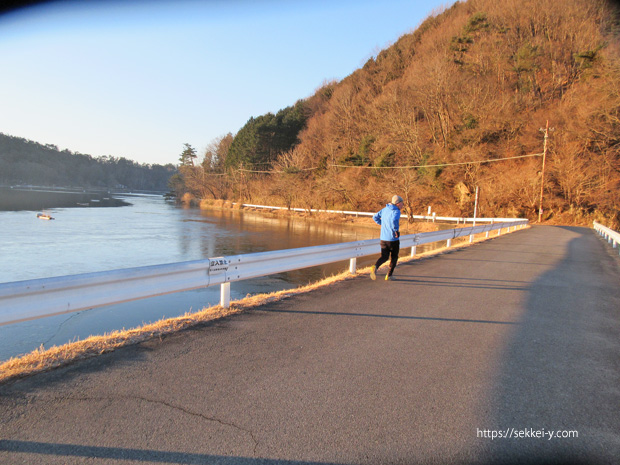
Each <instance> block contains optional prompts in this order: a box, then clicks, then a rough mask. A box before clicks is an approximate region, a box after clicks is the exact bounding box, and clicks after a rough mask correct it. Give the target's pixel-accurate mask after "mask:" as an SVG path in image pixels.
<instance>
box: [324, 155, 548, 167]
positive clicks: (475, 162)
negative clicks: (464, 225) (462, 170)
mask: <svg viewBox="0 0 620 465" xmlns="http://www.w3.org/2000/svg"><path fill="white" fill-rule="evenodd" d="M540 156H542V153H532V154H529V155H519V156H517V157H506V158H494V159H493V160H475V161H463V162H459V163H439V164H437V165H410V166H355V165H331V166H334V167H337V168H366V169H373V170H380V169H393V170H403V169H409V168H433V167H438V166H457V165H474V164H482V163H492V162H495V161H504V160H515V159H517V158H528V157H540Z"/></svg>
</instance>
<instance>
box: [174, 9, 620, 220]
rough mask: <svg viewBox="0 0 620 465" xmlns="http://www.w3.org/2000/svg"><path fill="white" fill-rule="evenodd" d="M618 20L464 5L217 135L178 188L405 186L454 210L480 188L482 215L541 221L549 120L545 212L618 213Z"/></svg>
mask: <svg viewBox="0 0 620 465" xmlns="http://www.w3.org/2000/svg"><path fill="white" fill-rule="evenodd" d="M412 26H413V25H412ZM619 27H620V16H619V14H618V11H617V9H615V7H614V6H613V4H612V3H609V2H606V1H603V0H562V1H557V0H520V1H516V0H506V1H502V2H498V1H496V0H469V1H467V2H457V3H456V4H455V5H454V6H452V7H451V8H449V9H448V10H446V11H444V12H442V13H440V14H438V15H436V16H433V17H430V18H428V19H427V20H426V21H424V22H423V23H422V24H421V25H420V26H419V27H417V29H415V30H414V31H413V32H412V33H410V34H406V35H404V36H402V37H401V38H400V39H399V40H398V41H397V42H396V43H395V44H393V45H392V46H391V47H389V48H387V49H385V50H383V51H381V52H380V53H379V54H378V55H377V56H376V57H373V58H372V59H370V60H369V61H368V62H367V63H366V64H365V65H364V66H363V67H362V68H361V69H359V70H357V71H355V72H354V73H352V74H351V75H350V76H348V77H347V78H345V79H343V80H342V81H340V82H331V83H325V85H324V86H322V87H321V88H320V89H318V90H317V91H316V93H315V94H314V95H313V96H311V97H309V98H305V99H302V100H300V101H299V102H297V103H296V104H295V105H294V106H291V107H289V108H288V109H285V110H283V111H282V112H280V113H278V115H264V116H263V117H259V118H252V119H251V120H250V121H248V124H247V125H246V126H245V127H244V128H242V129H241V130H240V131H239V132H238V133H237V134H236V135H235V136H234V137H233V136H232V135H229V136H228V137H225V138H223V139H222V140H216V141H213V143H212V144H211V146H210V148H209V149H208V150H207V153H206V154H205V158H204V160H203V161H202V163H201V164H200V165H196V166H193V165H192V163H188V164H187V165H186V166H184V167H182V170H181V172H182V177H179V178H177V179H176V180H175V183H176V184H175V186H176V188H177V190H190V191H192V192H193V193H194V194H195V195H196V196H202V197H222V198H233V199H238V200H242V201H252V202H263V203H269V204H274V203H277V204H280V205H292V206H298V207H315V208H346V209H357V210H376V209H378V208H380V207H381V206H382V204H383V203H385V202H386V200H387V199H389V198H390V196H391V195H392V194H393V193H398V194H400V195H402V196H403V197H404V198H405V199H406V201H407V207H408V208H409V209H411V211H413V212H414V213H421V212H423V211H425V209H426V206H428V205H433V206H434V210H435V211H437V212H438V213H440V214H450V215H471V214H472V213H473V203H474V195H473V193H474V192H475V189H476V187H479V189H480V210H479V212H478V214H479V215H481V216H523V217H529V218H530V219H537V218H538V208H539V202H540V197H541V182H542V181H543V179H542V178H543V176H542V161H543V159H542V156H541V154H542V153H543V146H544V129H545V127H546V124H547V121H548V124H549V131H548V139H547V157H546V166H545V175H544V190H543V202H544V203H543V205H544V215H543V220H545V221H555V222H565V223H586V222H589V221H591V220H592V219H598V220H600V221H603V222H605V223H607V224H610V225H618V223H619V222H620V194H619V192H620V189H619V188H620V155H619V147H620V145H619V142H620V124H619V123H620V120H619V109H620V53H619V51H620V48H619V45H620V44H619V40H618V39H619V31H620V29H619ZM287 118H288V122H287ZM292 123H294V124H292ZM291 128H293V129H291ZM295 128H297V129H295ZM299 128H301V129H299ZM541 129H542V130H541ZM291 130H295V131H298V132H297V138H295V137H293V138H292V139H291V137H290V135H291V134H290V131H291ZM284 135H286V138H283V136H284ZM240 138H243V140H242V141H241V140H240ZM241 142H243V143H241ZM240 148H242V150H244V152H243V153H239V150H240ZM231 151H232V152H231ZM233 152H234V157H232V156H231V154H232V153H233ZM228 156H231V157H230V159H228V160H227V157H228Z"/></svg>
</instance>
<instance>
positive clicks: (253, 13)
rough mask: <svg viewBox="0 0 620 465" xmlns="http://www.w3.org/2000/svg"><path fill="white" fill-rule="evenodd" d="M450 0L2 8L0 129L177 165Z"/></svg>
mask: <svg viewBox="0 0 620 465" xmlns="http://www.w3.org/2000/svg"><path fill="white" fill-rule="evenodd" d="M452 3H454V2H453V1H440V0H427V1H422V0H381V1H370V0H357V1H354V0H332V1H325V0H316V1H301V0H300V1H283V0H255V1H244V0H228V1H216V0H212V1H189V0H182V1H175V2H172V1H163V0H160V1H131V2H128V1H124V2H123V1H117V2H112V1H80V2H60V3H48V4H43V5H39V6H37V7H31V8H28V9H24V10H18V11H15V12H11V13H8V14H4V15H2V16H0V63H1V72H0V132H3V133H5V134H9V135H13V136H18V137H23V138H26V139H30V140H34V141H37V142H40V143H44V144H46V143H48V144H55V145H57V146H58V147H59V148H60V149H61V150H62V149H69V150H71V151H77V152H81V153H87V154H90V155H93V156H100V155H112V156H115V157H125V158H129V159H132V160H136V161H138V162H140V163H159V164H166V163H173V164H177V163H178V158H179V155H180V154H181V152H182V151H183V144H184V143H189V144H191V145H192V146H193V147H194V148H196V150H197V151H198V154H199V156H202V155H203V153H204V150H205V148H206V146H207V145H208V144H209V143H210V142H211V141H213V140H214V139H215V138H216V137H218V136H222V135H224V134H226V133H228V132H232V133H233V134H235V133H236V132H237V131H239V129H241V127H243V125H244V124H245V123H246V121H247V120H248V119H249V118H250V117H251V116H259V115H262V114H265V113H267V112H272V113H276V112H277V111H278V110H280V109H282V108H285V107H287V106H289V105H292V104H294V103H295V102H296V101H297V100H299V99H301V98H306V97H309V96H310V95H312V94H313V93H314V92H315V90H316V89H317V88H318V87H320V86H321V84H322V83H323V82H324V81H325V80H332V79H336V80H341V79H343V78H344V77H346V76H348V75H349V74H351V73H352V72H353V71H355V70H356V69H357V68H359V67H361V66H363V64H364V63H365V62H366V61H367V60H368V59H369V58H370V57H371V56H376V54H377V53H378V52H379V51H380V50H382V49H384V48H386V47H388V46H389V45H390V44H392V43H394V42H395V41H396V40H397V39H398V38H399V37H400V36H402V35H403V34H405V33H407V32H411V31H413V30H415V28H417V26H419V24H420V23H421V22H422V21H423V20H424V19H426V18H427V17H428V16H430V15H431V14H436V13H438V12H440V11H443V9H445V8H446V7H449V6H450V5H451V4H452Z"/></svg>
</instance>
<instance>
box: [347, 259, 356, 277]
mask: <svg viewBox="0 0 620 465" xmlns="http://www.w3.org/2000/svg"><path fill="white" fill-rule="evenodd" d="M356 270H357V258H352V259H351V260H349V273H351V274H355V271H356Z"/></svg>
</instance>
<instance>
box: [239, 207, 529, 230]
mask: <svg viewBox="0 0 620 465" xmlns="http://www.w3.org/2000/svg"><path fill="white" fill-rule="evenodd" d="M241 206H242V207H248V208H262V209H266V210H287V211H294V212H311V213H332V214H336V215H353V216H370V217H372V216H374V215H375V213H376V212H375V213H372V212H356V211H346V210H319V209H316V208H293V207H291V208H287V207H272V206H268V205H253V204H249V203H242V204H241ZM401 218H409V216H408V215H404V214H403V215H401ZM411 218H414V219H416V220H426V221H435V220H437V221H452V222H455V223H456V224H459V223H461V222H462V223H463V224H465V223H474V226H475V223H477V222H480V223H513V222H515V221H523V219H522V218H466V217H457V216H437V215H435V214H434V213H433V214H432V215H411Z"/></svg>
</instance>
